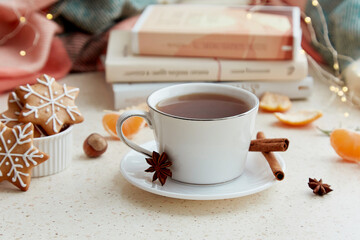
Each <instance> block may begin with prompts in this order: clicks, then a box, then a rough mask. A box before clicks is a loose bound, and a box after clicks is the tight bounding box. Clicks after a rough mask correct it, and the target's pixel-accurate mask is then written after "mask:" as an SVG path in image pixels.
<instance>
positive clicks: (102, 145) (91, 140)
mask: <svg viewBox="0 0 360 240" xmlns="http://www.w3.org/2000/svg"><path fill="white" fill-rule="evenodd" d="M107 146H108V144H107V141H106V139H105V138H104V137H103V136H101V135H100V134H98V133H92V134H90V135H89V136H88V137H87V138H86V139H85V141H84V145H83V149H84V152H85V154H86V155H87V156H88V157H91V158H96V157H99V156H100V155H101V154H103V153H104V152H105V151H106V149H107Z"/></svg>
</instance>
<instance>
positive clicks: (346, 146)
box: [330, 128, 360, 162]
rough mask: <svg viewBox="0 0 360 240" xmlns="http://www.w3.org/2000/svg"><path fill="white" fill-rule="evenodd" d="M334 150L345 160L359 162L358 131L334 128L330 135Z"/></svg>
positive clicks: (359, 138)
mask: <svg viewBox="0 0 360 240" xmlns="http://www.w3.org/2000/svg"><path fill="white" fill-rule="evenodd" d="M330 143H331V146H332V147H333V148H334V150H335V152H336V153H337V154H338V155H339V156H340V157H342V158H343V159H345V160H348V161H354V162H360V133H357V132H353V131H349V130H346V129H341V128H340V129H335V130H334V131H332V133H331V135H330Z"/></svg>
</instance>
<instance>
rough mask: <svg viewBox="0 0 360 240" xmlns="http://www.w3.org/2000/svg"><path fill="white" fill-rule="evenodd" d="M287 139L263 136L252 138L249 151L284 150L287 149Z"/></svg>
mask: <svg viewBox="0 0 360 240" xmlns="http://www.w3.org/2000/svg"><path fill="white" fill-rule="evenodd" d="M288 146H289V140H288V139H287V138H264V139H256V140H252V141H251V143H250V147H249V151H250V152H285V151H286V150H287V149H288Z"/></svg>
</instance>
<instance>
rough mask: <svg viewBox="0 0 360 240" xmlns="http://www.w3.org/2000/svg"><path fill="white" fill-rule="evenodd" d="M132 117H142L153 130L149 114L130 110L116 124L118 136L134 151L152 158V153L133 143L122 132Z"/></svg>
mask: <svg viewBox="0 0 360 240" xmlns="http://www.w3.org/2000/svg"><path fill="white" fill-rule="evenodd" d="M131 117H142V118H144V119H145V121H146V122H147V123H148V125H149V127H150V128H152V122H151V117H150V114H149V112H145V111H141V110H130V111H126V112H124V113H122V114H121V115H120V117H119V119H118V120H117V122H116V132H117V135H118V136H119V137H120V139H121V141H123V142H124V143H125V144H126V145H128V146H129V147H130V148H132V149H134V150H135V151H137V152H139V153H142V154H144V155H147V156H149V157H151V156H152V152H151V151H149V150H147V149H145V148H143V147H140V146H139V145H137V144H136V143H133V142H132V141H130V140H129V139H128V138H127V137H125V135H124V134H123V132H122V125H123V124H124V122H125V120H126V119H128V118H131Z"/></svg>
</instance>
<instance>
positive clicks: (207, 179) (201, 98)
mask: <svg viewBox="0 0 360 240" xmlns="http://www.w3.org/2000/svg"><path fill="white" fill-rule="evenodd" d="M147 105H148V106H149V111H148V112H146V111H140V110H131V111H127V112H125V113H123V114H122V115H121V116H120V118H119V119H118V121H117V132H118V135H119V137H120V138H121V139H122V141H123V142H124V143H125V144H127V145H128V146H129V147H130V148H132V149H134V150H135V151H137V152H140V153H142V154H145V155H147V156H151V155H152V151H153V150H156V151H158V152H159V153H162V152H165V153H166V154H167V155H168V158H169V160H170V161H171V162H172V166H171V167H170V168H171V171H172V179H174V180H177V181H180V182H184V183H190V184H216V183H222V182H227V181H229V180H232V179H235V178H237V177H239V176H240V175H241V174H242V173H243V171H244V168H245V162H246V158H247V153H248V150H249V145H250V141H251V137H252V134H253V131H254V126H255V118H256V115H257V111H258V106H259V100H258V98H257V97H256V96H255V95H254V94H252V93H251V92H249V91H246V90H243V89H241V88H237V87H233V86H225V85H219V84H216V83H188V84H179V85H174V86H170V87H166V88H163V89H160V90H157V91H155V92H153V93H152V94H151V95H150V96H149V97H148V99H147ZM134 116H139V117H143V118H144V119H145V120H146V121H147V123H148V125H149V127H150V128H151V129H153V131H154V136H155V140H156V144H157V149H152V150H150V149H145V148H143V147H141V146H139V145H137V144H135V143H134V142H132V141H130V140H129V139H127V138H126V137H125V136H124V134H123V133H122V130H121V129H122V124H123V123H124V121H125V120H126V119H128V118H130V117H134Z"/></svg>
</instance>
